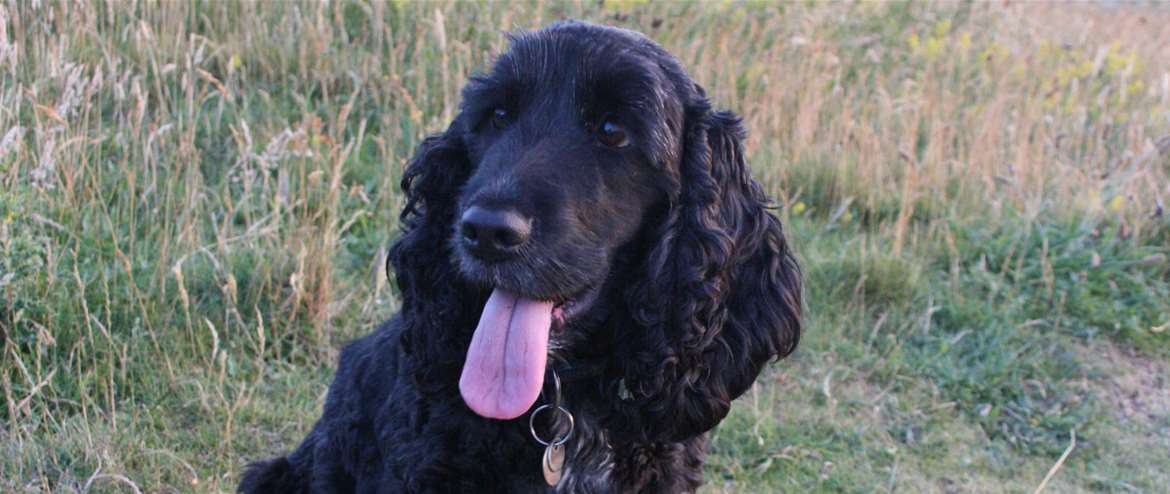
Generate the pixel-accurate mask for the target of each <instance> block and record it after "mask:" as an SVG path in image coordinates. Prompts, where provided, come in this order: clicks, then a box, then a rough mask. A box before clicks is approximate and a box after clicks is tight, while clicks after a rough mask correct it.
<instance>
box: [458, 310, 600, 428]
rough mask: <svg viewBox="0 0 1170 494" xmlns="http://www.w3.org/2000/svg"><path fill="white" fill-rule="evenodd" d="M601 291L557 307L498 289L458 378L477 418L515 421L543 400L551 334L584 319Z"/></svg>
mask: <svg viewBox="0 0 1170 494" xmlns="http://www.w3.org/2000/svg"><path fill="white" fill-rule="evenodd" d="M599 293H600V289H599V288H597V287H593V288H586V289H584V290H581V291H579V292H578V293H577V294H576V295H574V296H573V297H570V298H565V299H563V300H560V301H557V302H554V301H547V300H539V299H534V298H528V297H526V296H523V295H518V294H516V293H515V292H512V291H509V290H506V289H504V288H499V287H497V288H495V289H493V290H492V293H491V295H490V296H489V297H488V300H487V303H486V304H484V307H483V313H482V314H481V315H480V318H479V324H478V325H477V326H476V328H475V334H474V335H473V336H472V337H471V346H470V347H469V348H468V349H467V357H466V360H464V363H463V373H462V375H461V376H460V378H459V392H460V394H462V395H463V401H464V402H465V403H467V406H468V407H469V408H471V410H472V411H474V412H475V413H477V414H479V415H481V416H484V417H488V418H494V419H513V418H516V417H519V416H520V415H523V414H524V412H526V411H528V409H529V408H530V407H532V404H533V403H535V402H536V398H537V397H539V396H540V390H541V387H542V386H543V384H544V370H545V365H546V364H547V361H548V347H549V334H550V333H552V332H553V331H554V330H555V331H562V330H564V328H565V326H566V325H567V324H568V323H569V322H570V321H572V320H573V319H575V318H576V317H579V316H580V315H582V314H584V313H585V312H586V311H587V310H588V309H589V307H590V306H592V305H593V303H594V302H595V301H596V300H597V298H598V294H599Z"/></svg>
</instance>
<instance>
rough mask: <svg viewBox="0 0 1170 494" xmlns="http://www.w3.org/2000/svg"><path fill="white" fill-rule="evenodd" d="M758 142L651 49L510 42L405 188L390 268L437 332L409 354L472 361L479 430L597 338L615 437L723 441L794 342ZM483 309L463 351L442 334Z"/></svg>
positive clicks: (592, 31) (461, 330)
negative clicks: (741, 400)
mask: <svg viewBox="0 0 1170 494" xmlns="http://www.w3.org/2000/svg"><path fill="white" fill-rule="evenodd" d="M744 133H745V131H744V129H743V126H742V125H741V124H740V121H739V118H738V117H736V116H735V115H734V114H732V113H730V112H715V111H712V110H711V107H710V103H709V102H708V100H707V98H706V96H705V94H704V93H703V90H702V88H700V87H699V86H698V85H697V84H696V83H695V82H694V81H692V80H691V78H690V77H689V76H688V75H687V74H686V71H685V70H684V69H683V68H682V66H681V64H680V63H679V62H678V60H677V59H675V58H674V57H672V56H671V55H670V54H668V53H667V52H666V51H665V50H664V49H662V48H661V47H660V46H658V45H656V44H655V43H654V42H652V41H650V40H649V39H647V38H646V37H644V36H642V35H639V34H636V33H632V32H629V31H624V30H620V29H615V28H610V27H604V26H597V25H592V24H587V23H579V22H566V23H557V24H554V25H553V26H550V27H548V28H545V29H542V30H539V31H536V32H532V33H527V34H522V35H519V36H516V37H514V38H513V40H512V44H511V47H510V49H509V50H508V52H506V53H505V54H503V55H501V56H500V57H499V59H498V60H497V61H496V63H495V65H494V66H493V67H492V69H491V70H490V71H489V72H487V73H486V74H484V75H481V76H477V77H474V78H472V80H471V81H470V82H469V83H468V85H467V87H466V88H465V89H464V91H463V103H462V106H461V108H460V112H459V116H458V117H456V119H455V121H454V122H452V124H451V126H450V127H449V128H448V129H447V131H446V132H444V133H443V134H441V135H436V136H432V137H430V138H428V139H427V140H426V141H424V142H423V143H422V145H420V146H419V150H418V151H417V152H416V153H415V157H414V158H413V159H412V162H411V164H410V166H409V167H408V168H407V170H406V173H405V174H404V176H403V189H404V191H405V192H406V196H407V202H406V206H405V208H404V210H403V213H402V219H403V222H404V225H405V228H404V232H405V234H404V236H403V238H402V239H401V240H400V241H399V242H397V243H396V244H395V246H394V248H393V249H392V250H391V253H390V254H391V255H390V262H391V263H392V264H393V266H394V268H395V271H396V273H397V281H398V286H399V288H400V289H401V290H402V293H403V309H404V311H405V312H407V313H408V314H413V316H412V317H413V318H415V319H417V320H419V321H426V323H425V324H424V325H423V326H425V327H426V328H429V329H425V330H424V329H421V328H420V329H418V330H417V333H418V334H417V335H416V336H417V338H412V340H415V341H423V342H429V345H426V347H425V348H426V351H427V353H428V354H429V355H431V356H432V357H433V359H434V360H435V361H437V362H444V361H449V360H450V359H447V358H444V357H441V356H440V355H442V354H443V353H444V352H446V351H450V350H451V349H453V348H458V349H462V348H466V354H465V358H464V362H463V367H462V374H461V376H460V381H459V388H460V393H461V394H462V396H463V399H464V402H465V403H466V404H467V405H468V407H469V408H470V409H471V410H473V411H474V412H476V413H478V414H479V415H482V416H484V417H490V418H498V419H511V418H515V417H519V416H520V415H522V414H523V413H525V412H526V411H527V410H529V409H530V407H531V406H532V405H533V403H535V401H536V399H537V398H538V396H539V394H540V391H541V388H542V386H543V383H544V381H545V377H546V376H545V370H546V365H547V361H546V359H547V356H548V353H549V349H550V348H552V349H554V351H555V350H556V349H562V350H563V351H562V352H560V354H561V355H560V356H562V357H565V365H567V366H572V365H575V362H572V361H570V360H572V359H573V358H578V359H590V358H597V355H598V353H597V352H594V353H592V354H590V353H589V352H582V351H577V350H582V349H587V350H593V349H594V348H593V347H592V346H591V345H589V343H591V342H597V343H599V345H600V346H604V345H610V348H596V350H598V351H600V352H601V353H604V354H606V355H610V354H611V353H612V352H609V353H606V351H607V350H612V351H613V352H620V353H613V354H612V358H613V359H614V361H613V362H609V363H608V364H607V366H606V367H607V369H606V372H607V373H608V374H607V378H608V377H612V376H615V375H616V376H621V378H620V379H610V381H609V382H607V383H606V384H604V385H603V386H599V387H598V389H602V388H604V389H607V390H610V391H611V392H613V393H616V392H617V390H618V389H619V388H620V387H621V386H619V382H621V383H624V385H625V386H626V387H627V388H628V391H629V392H630V393H629V394H630V396H629V398H630V399H629V400H625V401H620V402H614V403H612V404H611V405H612V407H611V408H612V410H611V413H610V415H611V416H612V418H611V419H608V420H610V423H611V425H612V426H614V427H619V426H620V427H621V428H622V429H625V430H629V431H632V432H633V433H636V434H653V435H654V437H665V438H682V437H690V436H691V435H693V434H696V433H700V432H702V431H705V430H707V429H709V428H710V427H711V426H713V425H714V424H715V423H717V422H718V421H719V420H720V419H722V417H723V416H724V415H725V414H726V413H727V410H728V408H729V406H730V401H731V400H732V399H734V398H735V397H736V396H738V395H739V394H740V393H742V392H743V391H744V390H745V389H747V387H748V386H750V384H751V382H752V381H753V380H754V379H755V376H756V375H757V374H758V372H759V370H760V369H761V368H762V367H763V365H764V364H765V363H766V362H767V361H768V359H770V358H773V357H775V356H777V355H786V354H788V353H789V352H791V351H792V348H794V347H795V345H796V341H797V339H798V338H799V334H800V322H799V313H800V273H799V269H798V268H797V266H796V262H795V260H794V259H793V258H792V255H791V253H790V252H789V251H788V248H787V245H786V242H785V240H784V234H783V231H782V228H781V225H780V222H779V220H778V219H777V218H776V217H775V216H774V215H773V214H772V213H771V212H770V211H769V208H768V199H767V196H766V194H765V193H764V191H763V188H762V187H760V185H759V184H758V183H757V182H755V181H754V180H752V178H751V173H750V170H749V169H748V167H747V163H746V161H745V159H744V152H743V138H744ZM452 267H456V272H455V273H451V272H450V270H451V268H452ZM481 289H486V290H490V291H491V294H490V295H489V296H488V297H487V300H486V302H484V303H483V306H482V307H471V306H470V305H468V302H467V301H469V300H476V301H478V300H483V299H482V298H481V295H482V293H483V291H484V290H481ZM469 296H470V297H469ZM456 300H458V301H456ZM472 314H475V315H478V323H477V325H476V327H475V331H474V333H473V334H472V335H471V340H470V342H469V344H467V346H466V347H464V346H463V345H464V341H466V340H463V339H461V338H451V339H450V340H448V339H447V338H446V337H445V335H460V336H461V335H465V334H466V331H467V328H465V327H463V325H466V324H468V322H467V321H470V320H471V318H472V317H473V316H472ZM444 317H445V318H448V319H447V320H446V321H445V320H444V319H443V318H444ZM447 321H456V322H457V323H458V324H459V325H460V326H457V327H452V326H450V325H448V323H447ZM618 328H620V329H618ZM617 331H620V332H621V333H620V334H617V333H616V332H617ZM595 337H596V338H595ZM619 340H620V341H619ZM550 342H551V343H553V344H552V345H550ZM704 376H706V377H704ZM607 393H608V392H607Z"/></svg>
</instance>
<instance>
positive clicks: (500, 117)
mask: <svg viewBox="0 0 1170 494" xmlns="http://www.w3.org/2000/svg"><path fill="white" fill-rule="evenodd" d="M511 118H512V114H510V113H508V110H505V109H503V108H496V109H494V110H492V116H491V122H492V127H495V128H496V129H502V128H504V127H507V126H508V123H509V122H510V121H511Z"/></svg>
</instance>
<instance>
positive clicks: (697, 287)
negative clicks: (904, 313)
mask: <svg viewBox="0 0 1170 494" xmlns="http://www.w3.org/2000/svg"><path fill="white" fill-rule="evenodd" d="M697 91H698V94H697V95H696V96H695V98H694V101H693V102H692V104H690V105H687V111H686V130H685V137H684V138H685V142H684V146H683V158H682V160H681V167H680V168H679V175H678V184H677V196H676V197H672V198H671V203H672V204H673V206H672V207H671V209H670V210H669V211H668V212H667V217H666V221H665V222H664V223H663V226H662V230H661V231H659V232H657V235H658V237H657V239H658V240H657V243H656V244H655V245H654V246H653V247H652V248H651V251H650V252H649V255H648V257H647V263H646V265H645V266H644V270H645V271H644V274H645V276H646V281H645V282H642V283H639V284H635V285H634V286H632V287H631V291H630V293H629V295H630V297H629V299H630V300H631V304H632V305H631V308H632V310H631V312H632V315H633V317H634V319H635V320H636V321H637V322H638V323H639V324H638V325H639V326H641V328H640V329H639V330H638V331H637V333H638V334H637V335H636V336H633V337H634V338H637V339H641V340H643V341H640V342H639V344H638V345H634V348H637V350H636V354H634V355H631V356H630V357H631V358H629V359H627V361H626V363H625V364H623V365H625V369H624V372H623V374H624V379H625V381H626V383H625V387H626V390H628V400H625V401H623V402H622V403H623V406H620V408H624V409H625V410H624V413H620V415H621V416H623V417H622V418H623V419H624V420H626V421H628V422H627V423H626V424H625V425H627V426H633V427H636V428H637V429H640V431H638V432H640V433H641V434H639V435H644V436H645V437H648V438H649V439H652V440H669V441H679V440H685V439H688V438H691V437H694V436H696V435H698V434H702V433H704V432H706V431H708V430H710V429H711V428H713V427H714V426H715V425H716V424H718V423H719V422H720V421H721V420H723V418H724V417H725V416H726V415H727V413H728V411H729V410H730V407H731V401H732V400H734V399H735V398H737V397H738V396H739V395H741V394H743V393H744V392H745V391H746V390H747V389H748V388H750V387H751V385H752V383H753V382H754V381H755V379H756V377H757V376H758V375H759V373H760V371H761V370H762V369H763V367H764V365H765V364H766V363H767V362H768V361H769V360H771V359H773V358H780V357H783V356H786V355H788V354H789V353H791V352H792V350H794V349H795V348H796V344H797V341H798V340H799V338H800V333H801V322H800V314H801V274H800V268H799V267H798V266H797V263H796V260H795V259H794V258H793V256H792V253H791V252H790V251H789V248H788V244H787V242H786V241H785V239H784V232H783V229H782V228H781V225H780V220H779V219H778V218H777V217H776V216H775V215H774V214H773V213H772V212H771V209H770V208H771V206H770V201H769V200H768V198H767V195H766V194H765V193H764V190H763V187H761V186H760V184H759V183H757V182H756V181H755V180H753V179H752V178H751V171H750V169H749V168H748V166H747V163H746V162H745V159H744V150H743V139H744V136H745V131H744V129H743V126H742V124H741V121H740V119H739V117H737V116H736V115H734V114H732V113H730V112H712V111H711V110H710V106H709V104H708V102H707V100H706V97H705V96H703V94H702V90H701V89H697ZM633 304H636V305H633ZM664 342H665V344H663V343H664Z"/></svg>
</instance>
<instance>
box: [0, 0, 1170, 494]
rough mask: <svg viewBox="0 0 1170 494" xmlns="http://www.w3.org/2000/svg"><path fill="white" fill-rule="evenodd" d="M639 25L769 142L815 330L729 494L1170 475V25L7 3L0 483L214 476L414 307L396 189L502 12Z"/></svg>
mask: <svg viewBox="0 0 1170 494" xmlns="http://www.w3.org/2000/svg"><path fill="white" fill-rule="evenodd" d="M562 17H576V18H584V19H589V20H594V21H598V22H605V23H609V24H614V25H618V26H623V27H628V28H632V29H636V30H639V31H643V32H645V33H647V35H649V36H650V37H652V38H654V39H655V40H657V41H659V42H660V43H662V44H663V45H664V46H665V47H666V48H667V49H668V50H670V51H671V52H672V53H675V54H676V55H677V56H678V57H679V58H680V59H681V60H682V62H683V64H684V65H686V66H687V67H688V68H689V70H690V71H691V74H692V75H693V76H694V77H695V79H696V80H698V81H699V82H700V83H701V84H702V85H703V86H704V87H705V88H706V89H707V90H708V93H709V94H710V95H711V96H712V98H713V99H714V100H715V102H716V103H717V105H719V106H720V107H727V108H731V109H734V110H736V111H737V112H739V113H740V114H741V115H742V116H743V117H744V120H745V123H746V125H747V126H748V127H749V129H750V135H749V138H748V142H747V148H748V151H749V153H750V162H751V163H752V164H753V169H754V170H753V171H754V174H755V176H756V177H757V178H758V179H759V180H760V181H761V182H762V183H764V184H765V186H766V187H767V188H768V190H769V192H770V193H771V194H772V196H773V197H775V198H776V199H777V202H778V203H779V205H780V206H781V208H780V214H781V215H782V216H783V217H784V220H785V225H786V228H787V233H788V235H789V238H790V240H791V242H792V243H793V245H794V247H795V250H796V251H797V252H798V255H799V258H800V261H801V264H802V267H803V269H804V273H805V276H806V285H807V293H806V301H807V308H806V314H807V321H806V322H807V333H806V334H805V336H804V338H803V339H802V342H801V346H800V348H799V349H798V351H797V352H796V353H795V354H794V355H793V356H792V357H791V358H789V359H787V360H785V361H783V362H781V363H779V364H776V365H774V366H772V367H771V368H770V369H769V370H768V371H766V372H765V374H764V375H763V376H762V377H761V379H760V381H759V383H758V384H757V386H755V388H753V389H752V390H751V391H750V392H749V393H748V394H747V395H745V396H744V397H743V398H742V399H741V400H739V401H738V402H737V403H736V404H735V406H734V408H733V410H732V413H731V415H730V417H729V418H728V419H727V421H726V422H725V423H724V424H722V425H721V426H720V427H719V428H718V429H717V430H716V431H715V432H714V433H713V440H712V443H711V448H710V456H709V458H708V467H707V479H708V485H707V487H706V490H707V491H708V492H859V493H861V492H866V493H868V492H875V491H891V492H892V491H899V492H948V493H949V492H1021V491H1031V490H1033V489H1035V488H1036V487H1037V486H1038V485H1039V484H1040V482H1041V479H1043V478H1044V477H1045V474H1046V473H1048V471H1049V469H1050V468H1051V467H1053V465H1054V464H1055V463H1056V460H1057V458H1058V457H1060V455H1061V454H1062V453H1063V452H1064V451H1065V450H1066V448H1068V447H1069V445H1070V444H1071V439H1072V434H1073V431H1075V434H1076V447H1075V449H1073V450H1072V453H1071V455H1070V456H1069V457H1068V459H1067V461H1065V462H1064V463H1063V464H1060V467H1059V468H1058V469H1057V470H1056V473H1055V476H1054V477H1053V479H1052V480H1051V482H1050V483H1049V491H1050V492H1080V491H1093V492H1161V491H1164V490H1165V486H1166V485H1170V474H1168V473H1167V472H1170V449H1168V448H1167V447H1166V445H1167V444H1170V432H1168V431H1170V391H1167V386H1166V384H1165V380H1166V376H1167V375H1168V373H1170V364H1168V363H1167V357H1170V327H1168V324H1170V261H1168V260H1167V259H1168V257H1170V217H1168V216H1167V214H1166V212H1165V204H1166V202H1167V196H1168V194H1170V189H1167V188H1166V185H1165V184H1167V183H1170V177H1168V175H1170V158H1168V155H1170V151H1168V149H1170V87H1166V86H1165V85H1164V84H1165V83H1164V82H1163V81H1164V80H1166V79H1165V78H1166V73H1165V67H1167V66H1170V53H1167V52H1166V51H1165V49H1164V48H1165V46H1166V45H1167V43H1170V33H1168V32H1167V31H1166V30H1165V28H1164V27H1163V26H1166V25H1170V12H1167V11H1166V10H1165V9H1161V8H1156V7H1140V6H1129V7H1126V8H1109V9H1105V8H1100V9H1099V8H1096V7H1091V6H1066V7H1061V8H1051V6H1041V5H1028V4H1023V5H1013V6H990V5H984V4H979V3H957V4H917V3H902V2H898V3H856V4H797V3H779V4H767V3H755V2H719V3H707V4H694V3H647V2H639V1H634V2H628V1H626V2H605V3H599V2H576V3H556V2H551V3H550V2H546V3H542V4H537V5H531V4H525V5H509V4H504V3H495V2H477V3H459V4H437V3H425V4H423V3H417V4H416V3H409V2H390V3H380V2H374V3H371V2H365V1H342V2H334V3H330V4H321V3H315V2H289V3H271V4H253V3H244V2H202V1H193V2H187V3H178V2H175V3H163V4H151V3H144V4H133V3H110V2H94V3H90V4H73V3H59V2H40V3H36V4H30V3H27V2H11V1H10V2H6V3H2V4H0V423H2V424H3V426H2V427H0V492H10V491H11V492H73V491H82V492H83V491H98V492H107V491H108V492H131V491H133V490H134V489H139V490H141V491H143V492H188V491H196V492H223V491H230V490H232V489H233V487H234V485H235V482H236V481H237V479H238V475H239V473H240V471H241V468H242V466H243V465H245V464H246V462H247V461H249V460H253V459H257V458H261V457H266V456H269V455H272V454H276V453H278V452H282V451H287V450H289V449H290V448H292V447H294V446H295V444H296V442H297V441H298V440H300V439H301V438H302V437H303V436H304V434H305V432H306V431H307V430H308V428H309V427H310V426H311V425H312V423H313V421H314V420H315V419H316V418H317V416H318V415H319V413H320V408H321V403H322V400H323V396H324V393H325V390H326V387H327V385H328V383H329V380H330V378H331V376H332V365H333V362H334V359H335V358H336V354H337V348H338V347H339V346H340V345H341V344H342V343H344V342H345V341H347V340H349V339H351V338H353V337H355V336H358V335H361V334H364V333H366V332H368V331H370V330H372V328H373V327H374V326H375V325H376V324H377V323H378V322H380V321H381V320H383V319H384V318H386V317H388V316H389V315H390V314H393V313H394V311H395V310H396V309H397V307H398V301H397V299H396V294H395V289H394V287H393V286H392V285H391V284H389V283H388V282H387V281H386V279H385V277H384V275H383V272H382V266H383V259H384V256H385V249H386V247H387V246H388V245H389V242H390V241H391V239H392V237H393V235H394V234H395V232H396V231H397V227H398V226H397V222H396V219H395V218H396V215H397V211H398V210H399V209H400V207H401V205H402V198H401V196H400V194H399V193H398V191H397V187H396V184H397V182H398V179H399V177H400V176H401V172H402V167H403V164H404V161H405V160H406V159H407V157H408V156H409V155H410V154H411V152H412V151H413V149H414V147H415V146H416V145H417V144H418V142H419V141H420V140H421V138H422V137H423V136H424V135H425V134H427V133H429V132H436V131H440V130H441V129H443V128H444V127H445V125H446V124H447V122H448V121H449V120H450V118H451V116H452V114H453V113H454V112H455V111H456V108H457V105H458V91H459V88H460V86H461V85H462V84H463V82H464V81H466V79H467V77H468V75H469V74H470V73H471V72H472V71H475V70H478V69H482V68H484V67H485V66H486V64H487V63H488V62H489V61H490V59H491V56H492V55H493V54H495V53H498V52H499V51H500V50H502V49H503V47H504V46H505V38H504V37H503V36H502V33H503V32H504V31H508V30H523V29H530V28H533V27H538V26H541V25H544V24H546V23H548V22H551V21H552V20H555V19H558V18H562Z"/></svg>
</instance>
